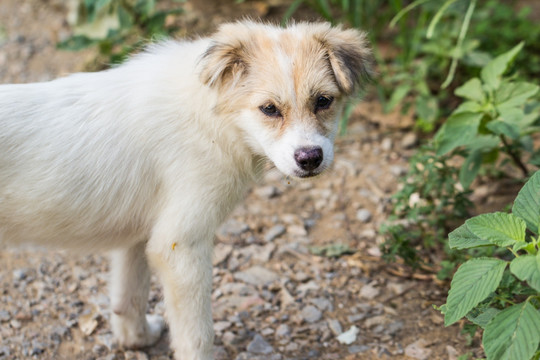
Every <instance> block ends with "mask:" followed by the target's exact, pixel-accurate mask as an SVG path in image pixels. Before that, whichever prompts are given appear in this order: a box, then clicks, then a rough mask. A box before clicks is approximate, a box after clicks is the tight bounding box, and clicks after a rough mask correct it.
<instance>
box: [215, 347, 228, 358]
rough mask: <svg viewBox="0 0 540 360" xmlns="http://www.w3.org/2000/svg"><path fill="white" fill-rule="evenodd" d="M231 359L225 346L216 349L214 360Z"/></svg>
mask: <svg viewBox="0 0 540 360" xmlns="http://www.w3.org/2000/svg"><path fill="white" fill-rule="evenodd" d="M230 358H231V357H230V356H229V354H228V353H227V350H226V349H225V348H224V347H223V346H216V347H214V360H229V359H230Z"/></svg>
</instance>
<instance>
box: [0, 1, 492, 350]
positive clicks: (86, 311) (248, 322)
mask: <svg viewBox="0 0 540 360" xmlns="http://www.w3.org/2000/svg"><path fill="white" fill-rule="evenodd" d="M286 5H287V2H286V1H279V0H277V1H266V2H257V1H247V2H244V3H240V4H235V3H234V1H222V2H219V1H212V0H204V1H187V2H186V3H185V4H184V5H183V6H184V7H185V9H186V13H185V14H183V15H181V17H182V20H180V21H182V22H183V24H184V28H183V29H184V33H185V34H194V33H198V34H205V33H207V32H208V31H211V30H212V29H214V28H215V27H216V26H217V25H218V24H219V23H222V22H224V21H227V20H231V19H235V18H239V17H244V16H250V17H255V18H257V17H262V18H265V19H276V18H279V16H281V14H282V13H283V11H284V9H286ZM66 14H67V10H66V8H65V5H64V2H63V1H61V0H2V1H0V83H12V82H13V83H25V82H33V81H45V80H50V79H52V78H55V77H58V76H62V75H65V74H68V73H71V72H76V71H81V70H83V69H85V68H86V66H87V64H88V63H90V62H91V61H92V59H94V57H95V53H94V51H93V50H86V51H82V52H63V51H58V50H56V48H55V44H56V43H57V42H58V41H59V40H62V39H65V38H66V37H67V36H69V34H70V28H69V26H68V25H67V23H66ZM301 14H303V17H304V18H307V19H313V18H315V17H314V15H313V14H312V13H310V12H309V11H307V10H306V11H304V12H302V13H301ZM406 124H407V119H402V118H401V117H400V116H399V115H396V114H389V115H385V114H382V113H381V110H380V106H379V105H378V104H377V102H376V101H373V100H370V99H367V101H366V102H364V103H363V104H362V105H360V106H359V107H358V108H357V109H356V110H355V111H354V114H353V118H352V120H351V123H350V126H349V130H348V133H347V135H346V136H343V137H340V138H339V139H338V140H337V144H336V161H335V165H334V167H333V170H332V171H329V172H328V173H327V174H326V175H325V176H323V177H321V178H318V179H317V180H313V181H304V182H300V183H296V182H293V181H289V180H287V179H284V178H283V176H282V175H280V174H279V173H277V172H276V171H275V170H273V171H270V172H269V174H268V175H267V176H266V177H265V179H264V181H263V183H262V184H259V185H258V186H256V187H255V188H254V189H252V191H251V192H250V194H249V196H248V198H247V199H246V201H245V202H244V203H243V204H242V205H241V206H239V207H238V208H237V209H236V210H235V211H234V213H233V214H232V216H231V217H230V219H229V220H228V221H227V222H226V223H225V224H224V225H223V226H222V227H221V228H220V229H219V231H218V233H217V236H216V251H215V253H216V257H215V261H214V264H215V270H214V292H213V303H214V321H215V330H216V343H215V345H216V358H217V359H239V360H241V359H336V360H338V359H457V356H458V355H460V354H464V353H468V352H470V353H472V354H473V355H474V356H481V355H482V350H481V349H480V347H479V345H478V341H477V340H475V341H474V342H473V343H472V344H467V339H466V337H465V336H463V335H460V326H459V325H455V326H452V327H449V328H445V327H444V326H443V319H442V316H441V315H440V314H439V313H438V312H437V311H435V310H433V308H432V305H433V304H436V305H441V304H443V303H444V302H445V294H446V290H447V287H448V284H447V283H441V282H437V281H435V280H434V276H433V275H432V274H429V273H412V272H410V271H408V270H407V269H406V268H404V267H401V266H400V265H396V264H386V263H385V262H384V261H383V260H382V259H381V253H380V251H379V244H380V242H381V241H382V239H381V238H380V236H379V235H378V232H377V230H378V228H379V226H380V224H381V223H382V222H383V221H384V220H385V218H386V217H387V215H388V213H389V210H390V205H391V204H390V201H389V197H390V195H391V194H392V193H393V192H394V191H395V190H396V186H397V179H398V177H399V176H401V175H403V174H404V173H405V171H406V169H407V158H408V157H409V156H410V155H411V154H412V153H413V151H414V150H413V149H412V147H413V146H414V145H415V142H416V137H415V135H414V134H413V133H410V132H408V131H407V129H406V126H405V125H406ZM0 131H1V130H0ZM330 244H345V245H348V246H349V247H350V248H352V249H355V250H357V251H356V252H355V253H354V254H351V255H344V256H341V257H338V258H328V257H323V256H316V255H314V254H313V253H312V252H310V249H311V248H313V247H315V246H322V245H330ZM103 255H104V254H70V253H64V252H48V251H45V250H35V249H32V250H28V251H13V250H7V249H2V250H0V359H102V360H103V359H108V360H113V359H160V360H163V359H170V358H172V357H171V355H172V354H171V351H170V349H169V348H168V345H167V339H166V337H167V334H165V336H164V337H163V338H162V340H161V341H160V342H159V344H157V345H156V346H154V347H151V348H147V349H142V350H140V351H129V350H124V349H120V348H118V347H117V346H116V345H115V344H114V343H113V340H112V335H111V333H110V328H109V324H108V318H109V314H108V302H109V300H108V296H107V292H108V289H107V269H108V263H107V258H106V257H104V256H103ZM163 311H164V307H163V303H162V297H161V288H160V286H159V284H158V282H157V281H156V279H153V285H152V290H151V294H150V305H149V312H151V313H158V314H163ZM353 326H356V327H357V328H358V329H359V332H358V334H357V335H356V336H353V339H352V342H351V343H350V344H342V343H340V342H339V341H338V340H337V336H338V335H340V334H341V333H344V332H347V331H348V330H350V329H351V327H353Z"/></svg>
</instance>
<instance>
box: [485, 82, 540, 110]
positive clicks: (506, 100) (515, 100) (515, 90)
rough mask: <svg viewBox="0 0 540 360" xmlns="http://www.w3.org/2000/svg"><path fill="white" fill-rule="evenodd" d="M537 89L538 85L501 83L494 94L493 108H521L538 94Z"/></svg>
mask: <svg viewBox="0 0 540 360" xmlns="http://www.w3.org/2000/svg"><path fill="white" fill-rule="evenodd" d="M538 89H539V87H538V85H535V84H531V83H528V82H506V81H503V82H502V83H501V85H500V88H499V89H498V90H497V91H496V92H495V106H496V107H497V109H499V110H502V109H505V108H513V107H521V106H523V105H524V104H525V103H526V102H527V100H529V99H530V98H531V97H533V96H534V95H536V94H537V93H538Z"/></svg>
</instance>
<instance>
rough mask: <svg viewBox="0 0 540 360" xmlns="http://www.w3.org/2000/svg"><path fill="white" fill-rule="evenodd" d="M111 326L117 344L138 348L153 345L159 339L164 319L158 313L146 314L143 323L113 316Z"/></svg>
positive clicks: (163, 326)
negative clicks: (135, 322)
mask: <svg viewBox="0 0 540 360" xmlns="http://www.w3.org/2000/svg"><path fill="white" fill-rule="evenodd" d="M112 327H113V333H114V337H115V340H116V342H117V343H118V345H120V346H122V347H124V348H130V349H138V348H143V347H146V346H150V345H153V344H155V343H156V342H157V341H158V340H159V338H160V337H161V334H162V333H163V330H164V329H165V320H163V318H162V317H161V316H159V315H146V322H145V323H144V324H134V323H133V321H129V320H128V319H124V318H122V316H113V318H112Z"/></svg>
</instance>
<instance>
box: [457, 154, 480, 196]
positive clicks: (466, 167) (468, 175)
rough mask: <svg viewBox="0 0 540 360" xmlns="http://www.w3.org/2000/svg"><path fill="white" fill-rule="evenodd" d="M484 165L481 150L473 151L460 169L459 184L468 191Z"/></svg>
mask: <svg viewBox="0 0 540 360" xmlns="http://www.w3.org/2000/svg"><path fill="white" fill-rule="evenodd" d="M481 165H482V152H481V151H479V150H476V151H472V152H471V153H470V154H469V156H467V158H466V159H465V162H464V163H463V165H462V166H461V169H459V182H460V183H461V185H463V188H464V189H465V190H467V189H468V188H469V187H470V186H471V183H472V182H473V180H474V179H475V178H476V175H478V171H479V170H480V166H481Z"/></svg>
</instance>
